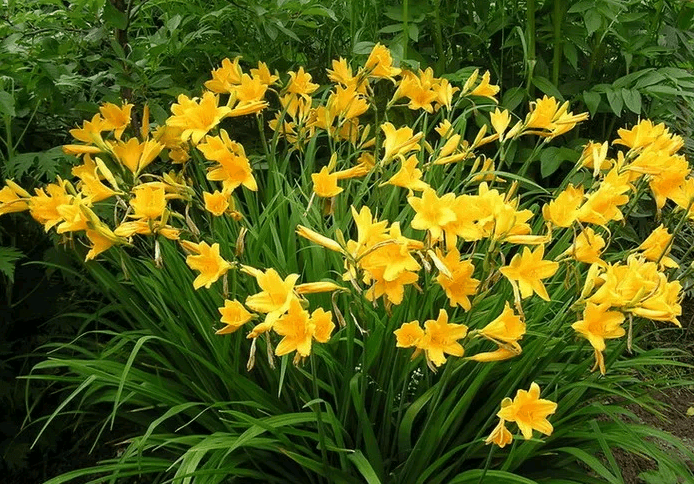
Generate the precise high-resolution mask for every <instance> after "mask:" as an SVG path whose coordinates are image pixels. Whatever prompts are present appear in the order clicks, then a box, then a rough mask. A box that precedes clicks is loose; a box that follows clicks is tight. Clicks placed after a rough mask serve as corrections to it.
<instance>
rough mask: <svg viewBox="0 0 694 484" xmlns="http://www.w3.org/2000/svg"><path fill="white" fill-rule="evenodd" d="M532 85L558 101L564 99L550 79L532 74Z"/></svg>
mask: <svg viewBox="0 0 694 484" xmlns="http://www.w3.org/2000/svg"><path fill="white" fill-rule="evenodd" d="M533 85H534V86H535V87H536V88H538V89H539V90H540V91H542V92H543V93H545V94H547V95H548V96H553V97H555V98H556V99H557V100H559V101H563V100H564V96H562V94H561V92H559V89H557V86H555V85H554V84H552V81H550V80H549V79H547V78H546V77H542V76H533Z"/></svg>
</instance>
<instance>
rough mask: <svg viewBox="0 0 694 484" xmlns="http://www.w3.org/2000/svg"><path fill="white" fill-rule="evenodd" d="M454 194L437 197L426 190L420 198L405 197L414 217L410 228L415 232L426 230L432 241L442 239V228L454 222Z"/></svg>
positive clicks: (433, 192) (432, 191)
mask: <svg viewBox="0 0 694 484" xmlns="http://www.w3.org/2000/svg"><path fill="white" fill-rule="evenodd" d="M454 201H455V194H453V193H447V194H445V195H443V196H442V197H440V198H439V197H438V196H437V195H436V192H435V191H434V189H432V188H427V189H425V190H424V192H423V193H422V196H421V197H414V196H411V197H407V203H409V204H410V206H411V207H412V208H413V209H414V211H415V212H416V215H415V216H414V218H413V219H412V222H410V226H411V227H412V228H413V229H417V230H428V231H429V234H430V235H431V239H432V240H433V241H438V240H441V239H442V235H443V227H445V226H446V225H447V224H449V223H451V222H453V221H455V220H456V214H455V212H454V211H453V208H452V206H453V203H454Z"/></svg>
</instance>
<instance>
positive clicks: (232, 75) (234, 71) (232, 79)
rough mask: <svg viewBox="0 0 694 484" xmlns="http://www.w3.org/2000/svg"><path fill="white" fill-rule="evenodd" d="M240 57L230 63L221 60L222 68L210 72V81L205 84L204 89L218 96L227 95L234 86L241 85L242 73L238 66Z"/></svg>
mask: <svg viewBox="0 0 694 484" xmlns="http://www.w3.org/2000/svg"><path fill="white" fill-rule="evenodd" d="M240 59H241V57H236V58H235V59H234V61H233V62H232V61H231V60H229V59H228V58H226V59H224V60H222V67H220V68H219V69H214V70H213V71H212V80H209V81H206V82H205V87H206V88H207V89H209V90H210V91H212V92H216V93H218V94H229V93H231V92H233V90H234V88H235V86H237V85H238V84H241V76H242V75H243V71H242V70H241V66H239V60H240Z"/></svg>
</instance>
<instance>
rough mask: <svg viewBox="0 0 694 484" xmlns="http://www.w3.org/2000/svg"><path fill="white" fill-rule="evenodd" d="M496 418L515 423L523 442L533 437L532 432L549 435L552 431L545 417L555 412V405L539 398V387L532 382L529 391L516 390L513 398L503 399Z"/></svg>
mask: <svg viewBox="0 0 694 484" xmlns="http://www.w3.org/2000/svg"><path fill="white" fill-rule="evenodd" d="M501 407H502V408H501V410H499V412H498V413H497V414H496V415H497V417H499V418H500V419H503V420H505V421H507V422H515V423H516V425H518V428H519V429H520V431H521V433H522V434H523V438H524V439H525V440H528V439H531V438H532V437H533V430H537V431H539V432H540V433H543V434H545V435H551V434H552V432H553V431H554V428H553V427H552V424H551V423H549V421H548V420H547V417H548V416H549V415H552V414H553V413H554V412H556V411H557V404H556V403H554V402H552V401H550V400H545V399H541V398H540V387H539V386H538V385H537V383H535V382H533V383H532V384H531V385H530V389H529V390H528V391H526V390H518V392H517V393H516V396H515V398H514V399H513V400H512V401H511V399H510V398H506V399H504V402H502V403H501Z"/></svg>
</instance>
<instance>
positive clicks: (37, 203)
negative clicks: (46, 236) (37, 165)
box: [28, 178, 73, 232]
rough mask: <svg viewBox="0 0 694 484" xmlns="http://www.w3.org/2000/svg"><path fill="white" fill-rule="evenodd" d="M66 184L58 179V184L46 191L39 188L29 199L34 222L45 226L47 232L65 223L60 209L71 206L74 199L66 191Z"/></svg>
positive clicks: (48, 187) (47, 187) (52, 185)
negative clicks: (59, 211) (62, 206)
mask: <svg viewBox="0 0 694 484" xmlns="http://www.w3.org/2000/svg"><path fill="white" fill-rule="evenodd" d="M65 184H66V182H65V181H63V180H61V179H60V178H58V182H57V183H51V184H49V185H47V186H46V188H45V191H44V189H43V188H37V189H36V190H35V191H36V195H34V196H33V197H30V198H29V202H28V203H29V213H30V214H31V216H32V217H33V218H34V220H36V221H37V222H39V223H41V224H43V226H44V229H45V230H46V232H48V231H49V230H50V229H51V228H52V227H54V226H55V225H57V224H59V223H60V222H62V221H63V217H62V216H61V215H60V213H58V207H59V206H61V205H66V204H69V203H70V201H71V200H72V199H73V196H72V195H69V194H68V193H67V192H66V191H65ZM46 192H48V193H46Z"/></svg>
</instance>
